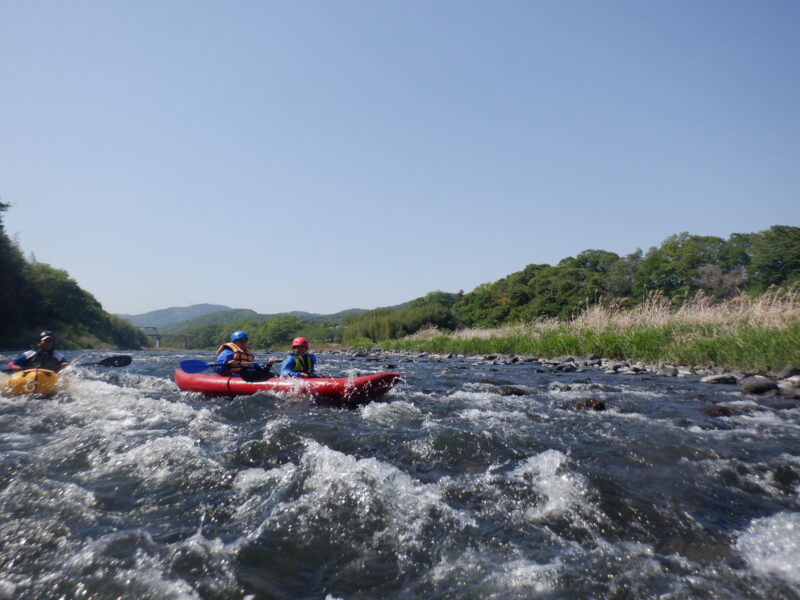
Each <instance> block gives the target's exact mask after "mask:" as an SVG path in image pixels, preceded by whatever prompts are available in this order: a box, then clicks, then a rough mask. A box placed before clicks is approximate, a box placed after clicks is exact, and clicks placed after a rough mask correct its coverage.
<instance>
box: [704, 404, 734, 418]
mask: <svg viewBox="0 0 800 600" xmlns="http://www.w3.org/2000/svg"><path fill="white" fill-rule="evenodd" d="M703 412H704V413H706V414H707V415H708V416H709V417H732V416H733V411H732V410H731V409H730V408H728V407H727V406H718V405H717V406H707V407H706V408H704V409H703Z"/></svg>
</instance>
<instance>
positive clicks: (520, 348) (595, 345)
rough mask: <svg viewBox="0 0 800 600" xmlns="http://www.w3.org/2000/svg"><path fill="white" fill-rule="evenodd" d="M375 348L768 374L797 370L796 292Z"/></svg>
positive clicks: (653, 305) (423, 335) (425, 335)
mask: <svg viewBox="0 0 800 600" xmlns="http://www.w3.org/2000/svg"><path fill="white" fill-rule="evenodd" d="M380 346H381V347H382V348H385V349H392V350H414V351H428V352H436V353H454V354H487V353H503V354H523V355H528V356H538V357H548V356H563V355H568V354H574V355H578V356H588V355H591V354H594V355H597V356H601V357H603V358H611V359H620V360H631V361H644V362H648V363H663V364H675V365H697V366H720V367H725V368H729V369H742V370H746V371H756V372H769V371H776V370H779V369H781V368H782V367H784V366H786V365H789V364H793V365H800V292H798V290H796V289H795V290H793V291H789V292H786V291H780V292H773V293H769V294H765V295H763V296H760V297H755V298H753V297H750V296H746V295H742V296H739V297H737V298H734V299H732V300H729V301H727V302H724V303H720V304H714V303H712V302H711V301H709V300H708V299H707V298H703V297H696V298H694V299H692V300H690V301H688V302H686V303H685V304H684V305H683V306H681V308H679V309H678V310H674V309H673V308H672V306H671V304H670V302H669V301H668V300H666V299H663V298H658V297H654V298H651V299H650V300H649V301H648V302H646V303H644V304H642V305H640V306H638V307H636V308H635V309H632V310H629V311H623V310H621V309H619V308H618V307H602V306H594V307H591V308H589V309H588V310H586V311H585V312H584V313H582V314H581V315H579V316H578V317H576V318H574V319H572V320H570V321H561V320H554V319H550V320H543V321H537V322H534V323H529V324H520V325H514V326H508V327H501V328H497V329H467V330H461V331H456V332H452V333H442V332H439V331H437V330H425V331H421V332H418V333H417V334H415V335H413V336H409V337H406V338H403V339H400V340H393V341H387V342H383V343H381V344H380Z"/></svg>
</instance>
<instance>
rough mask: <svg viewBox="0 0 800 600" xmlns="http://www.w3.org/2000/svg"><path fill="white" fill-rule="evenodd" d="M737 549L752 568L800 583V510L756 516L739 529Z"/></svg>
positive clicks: (793, 582)
mask: <svg viewBox="0 0 800 600" xmlns="http://www.w3.org/2000/svg"><path fill="white" fill-rule="evenodd" d="M736 549H737V550H738V551H739V552H740V553H741V554H742V557H743V558H744V559H745V560H746V561H747V564H749V565H750V567H752V568H753V570H755V571H757V572H759V573H763V574H766V575H774V576H776V577H780V578H781V579H784V580H785V581H788V582H790V583H792V584H795V585H800V568H798V565H800V513H793V512H781V513H778V514H776V515H773V516H771V517H764V518H761V519H755V520H754V521H752V522H751V523H750V525H749V527H748V528H747V529H746V530H744V531H742V532H741V533H739V535H738V537H737V540H736Z"/></svg>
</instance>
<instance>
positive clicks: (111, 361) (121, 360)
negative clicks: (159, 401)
mask: <svg viewBox="0 0 800 600" xmlns="http://www.w3.org/2000/svg"><path fill="white" fill-rule="evenodd" d="M132 361H133V358H132V357H130V356H128V355H126V354H120V355H118V356H107V357H106V358H104V359H103V360H100V361H98V362H93V363H78V364H76V365H75V366H76V367H127V366H128V365H129V364H131V362H132ZM2 372H3V373H14V372H16V369H2Z"/></svg>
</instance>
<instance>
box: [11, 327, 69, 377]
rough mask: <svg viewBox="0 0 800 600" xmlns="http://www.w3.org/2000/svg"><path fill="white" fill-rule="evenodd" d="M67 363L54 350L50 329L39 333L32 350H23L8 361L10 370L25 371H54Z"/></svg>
mask: <svg viewBox="0 0 800 600" xmlns="http://www.w3.org/2000/svg"><path fill="white" fill-rule="evenodd" d="M67 365H69V362H68V361H67V359H66V358H64V355H63V354H61V352H57V351H56V338H55V336H54V335H53V332H52V331H43V332H42V333H40V334H39V342H38V343H37V344H36V347H35V348H34V349H33V350H28V351H27V352H23V353H22V354H20V355H19V356H18V357H16V358H15V359H14V360H12V361H11V362H9V363H8V368H9V369H11V370H12V371H25V370H27V369H48V370H49V371H55V372H56V373H57V372H58V371H60V370H61V369H63V368H65V367H66V366H67Z"/></svg>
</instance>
